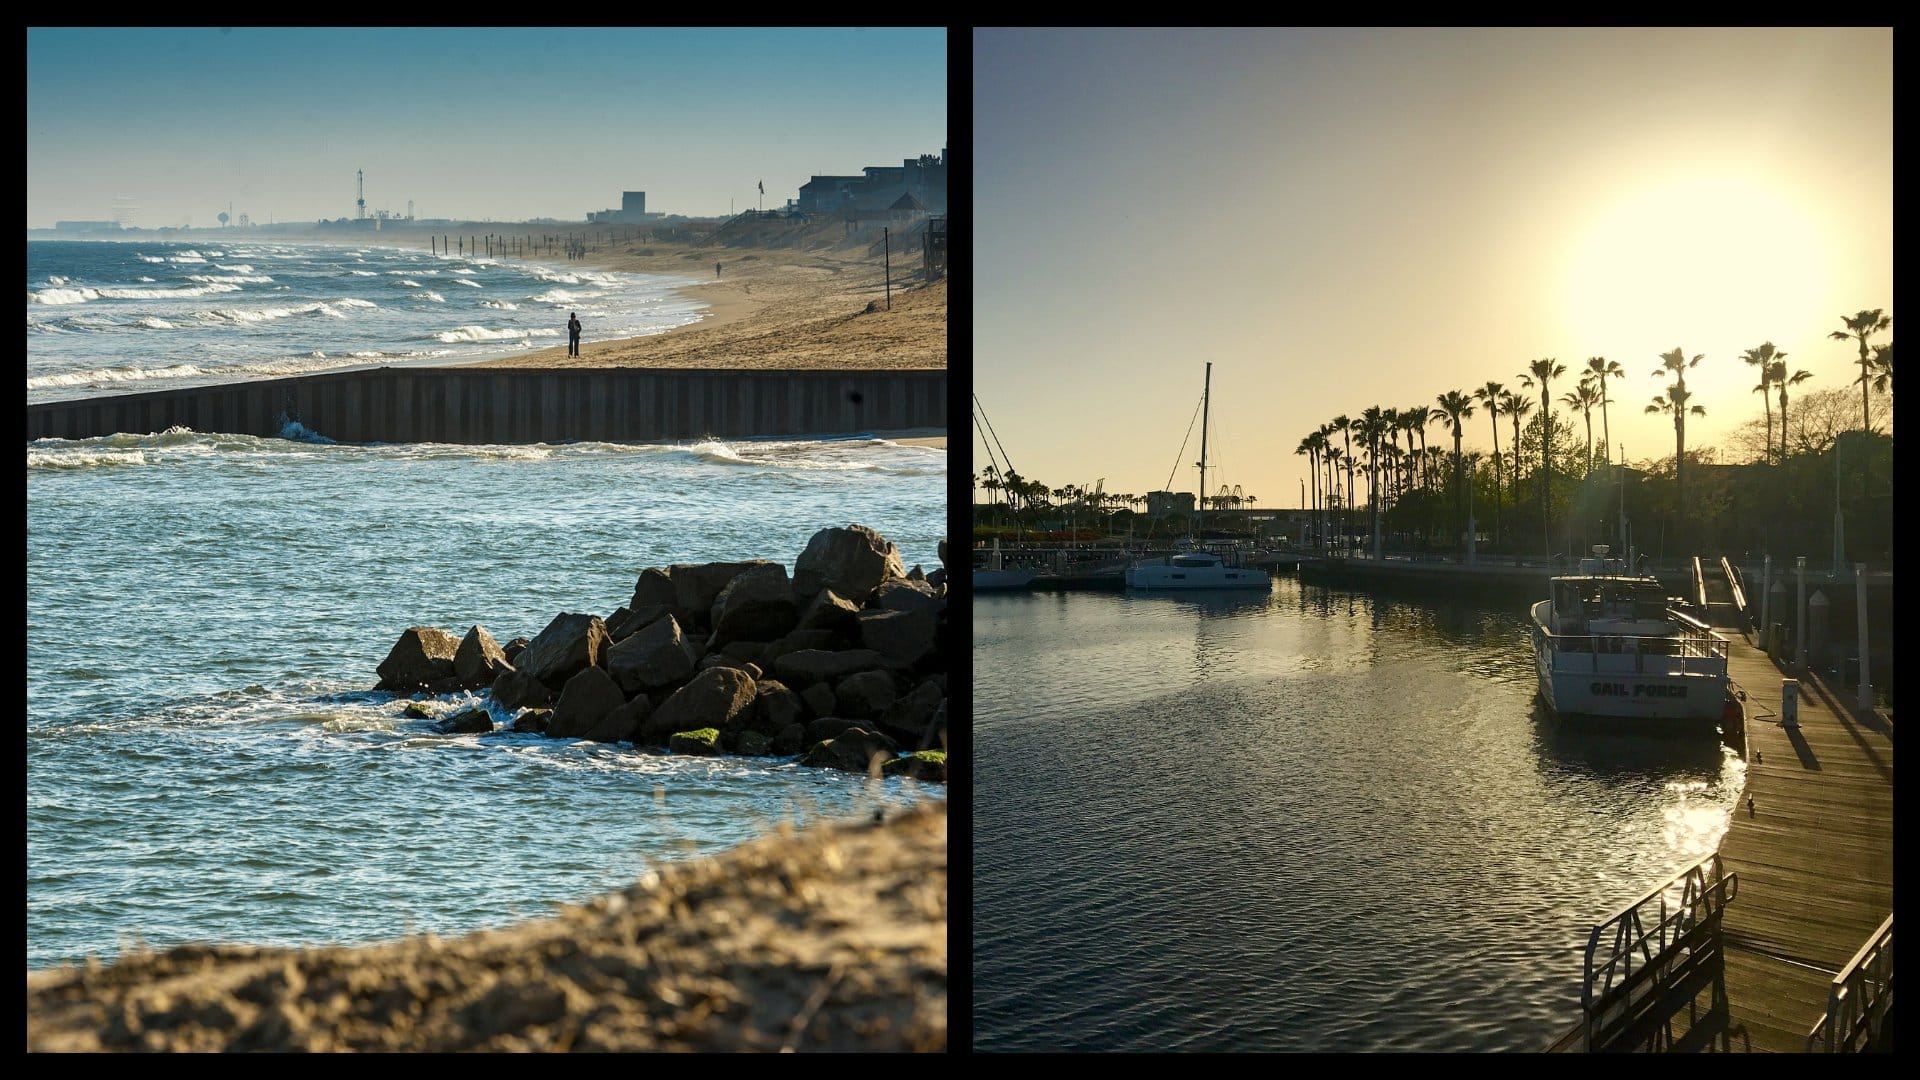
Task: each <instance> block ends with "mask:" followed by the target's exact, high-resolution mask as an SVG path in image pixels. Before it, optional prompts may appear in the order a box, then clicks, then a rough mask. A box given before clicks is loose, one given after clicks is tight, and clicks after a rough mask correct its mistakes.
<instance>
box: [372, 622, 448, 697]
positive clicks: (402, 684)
mask: <svg viewBox="0 0 1920 1080" xmlns="http://www.w3.org/2000/svg"><path fill="white" fill-rule="evenodd" d="M459 651H460V639H459V638H457V637H454V636H453V635H452V634H449V633H447V632H446V631H445V630H442V629H440V628H438V627H434V626H410V627H408V628H407V630H406V632H405V633H403V634H401V635H400V640H399V641H396V642H394V643H393V648H391V649H389V650H387V658H386V659H385V660H382V661H380V666H379V668H377V669H376V670H377V671H378V672H379V674H380V684H379V685H378V686H376V687H374V689H375V690H391V691H393V692H394V693H396V694H410V693H412V692H414V691H415V690H421V689H424V688H426V687H428V686H431V685H432V684H434V683H437V682H442V681H444V680H447V679H451V678H453V658H454V655H455V654H456V653H458V652H459Z"/></svg>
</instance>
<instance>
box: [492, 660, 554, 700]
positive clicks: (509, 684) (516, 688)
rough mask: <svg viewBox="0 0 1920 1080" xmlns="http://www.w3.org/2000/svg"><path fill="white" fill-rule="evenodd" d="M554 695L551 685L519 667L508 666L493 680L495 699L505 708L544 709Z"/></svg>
mask: <svg viewBox="0 0 1920 1080" xmlns="http://www.w3.org/2000/svg"><path fill="white" fill-rule="evenodd" d="M553 696H554V695H553V689H552V688H551V687H549V686H548V685H547V684H546V683H543V682H541V681H540V680H539V679H536V678H534V677H533V676H531V675H528V674H527V673H526V672H524V671H521V670H520V669H519V668H512V667H510V668H507V669H506V670H504V671H502V672H501V673H500V674H499V676H498V677H496V678H495V679H494V680H493V700H494V701H496V702H498V703H499V705H500V707H501V708H503V709H525V708H535V709H544V708H546V707H547V706H548V705H551V704H553Z"/></svg>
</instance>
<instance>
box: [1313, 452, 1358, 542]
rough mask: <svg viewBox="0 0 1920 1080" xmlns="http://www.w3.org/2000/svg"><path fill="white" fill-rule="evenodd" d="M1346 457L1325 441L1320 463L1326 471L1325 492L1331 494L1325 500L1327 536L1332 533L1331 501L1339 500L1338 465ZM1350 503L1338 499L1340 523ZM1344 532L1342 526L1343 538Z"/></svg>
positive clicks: (1347, 500) (1349, 499) (1348, 499)
mask: <svg viewBox="0 0 1920 1080" xmlns="http://www.w3.org/2000/svg"><path fill="white" fill-rule="evenodd" d="M1346 456H1347V455H1346V453H1345V452H1344V451H1342V450H1341V449H1340V448H1339V447H1337V446H1335V445H1333V441H1332V440H1331V439H1329V440H1328V441H1327V448H1326V449H1325V450H1324V451H1322V452H1321V454H1320V457H1321V461H1322V463H1323V465H1324V467H1325V469H1326V470H1327V476H1326V484H1327V490H1328V491H1330V492H1332V493H1333V497H1332V498H1329V499H1328V500H1327V532H1328V534H1329V535H1331V534H1332V532H1333V499H1339V498H1340V463H1341V462H1343V461H1345V460H1346ZM1350 501H1351V497H1348V498H1345V499H1340V519H1341V520H1342V521H1345V520H1346V517H1347V503H1348V502H1350ZM1345 531H1346V530H1345V527H1344V526H1342V528H1341V534H1342V535H1343V536H1344V535H1345Z"/></svg>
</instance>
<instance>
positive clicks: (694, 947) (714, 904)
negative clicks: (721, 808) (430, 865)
mask: <svg viewBox="0 0 1920 1080" xmlns="http://www.w3.org/2000/svg"><path fill="white" fill-rule="evenodd" d="M892 813H893V814H894V815H895V816H893V817H891V818H889V819H888V820H885V821H884V822H881V823H875V822H873V821H871V820H868V821H859V822H842V823H833V824H821V825H817V826H814V827H810V828H808V829H805V830H802V831H797V832H796V831H793V830H791V829H787V830H781V831H777V832H775V833H772V834H770V835H768V836H766V837H763V838H761V839H759V840H755V841H752V842H750V843H748V844H744V845H742V846H740V847H738V848H735V849H733V850H731V851H728V852H725V853H722V854H720V855H718V856H715V857H713V858H709V859H702V860H698V861H690V862H686V863H676V864H669V865H667V866H665V867H663V868H662V869H661V870H660V871H659V872H658V873H656V874H652V875H649V876H648V877H647V878H646V879H643V880H642V881H641V882H639V883H638V884H636V885H634V886H633V887H631V888H629V889H626V890H623V891H620V892H615V893H609V894H606V895H604V896H601V897H598V898H596V899H595V900H593V901H591V902H590V903H587V904H585V905H582V906H578V907H568V908H565V909H562V910H561V911H560V912H559V914H557V915H556V916H554V917H552V918H547V919H542V920H539V921H535V922H528V923H523V924H520V925H517V926H513V927H509V928H506V929H501V930H490V931H481V932H478V933H474V934H471V935H468V936H466V937H461V938H456V939H450V940H442V939H439V938H436V937H433V936H431V935H427V936H423V937H413V938H406V939H403V940H400V941H396V942H389V943H384V944H378V945H371V946H364V947H359V948H323V949H262V948H250V947H235V946H218V947H209V946H183V947H179V948H175V949H171V950H169V951H167V952H164V953H138V954H132V955H127V956H124V957H122V958H121V959H120V961H119V962H118V963H115V964H113V965H112V966H89V967H84V968H72V967H69V968H57V969H51V970H46V971H36V972H29V973H28V975H27V1049H28V1050H31V1051H98V1050H144V1051H208V1050H295V1051H301V1050H304V1051H459V1050H473V1051H485V1050H498V1051H550V1050H583V1051H644V1050H738V1051H782V1050H803V1051H804V1050H944V1049H945V1048H946V1045H947V807H946V803H945V802H932V803H922V804H919V805H917V806H915V807H912V808H910V809H907V810H896V811H893V812H892Z"/></svg>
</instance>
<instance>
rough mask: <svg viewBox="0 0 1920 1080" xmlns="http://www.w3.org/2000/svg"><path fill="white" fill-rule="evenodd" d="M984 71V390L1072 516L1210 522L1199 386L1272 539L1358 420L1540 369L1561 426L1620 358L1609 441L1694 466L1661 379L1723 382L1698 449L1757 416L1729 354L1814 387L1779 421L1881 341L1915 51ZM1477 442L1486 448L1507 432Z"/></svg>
mask: <svg viewBox="0 0 1920 1080" xmlns="http://www.w3.org/2000/svg"><path fill="white" fill-rule="evenodd" d="M973 41H974V50H975V52H974V156H975V160H976V162H977V168H976V170H975V209H976V214H977V220H978V228H977V240H976V243H977V248H978V261H979V269H978V272H977V274H976V278H975V281H976V286H975V311H974V317H973V325H974V348H975V358H974V386H973V389H974V393H975V394H977V395H978V397H979V399H980V402H981V404H982V406H983V407H984V411H985V414H986V417H987V419H988V420H989V421H990V422H991V423H992V425H993V428H994V430H995V431H996V432H997V433H998V436H999V440H1000V443H1001V444H1002V446H1004V448H1005V451H1006V453H1007V454H1008V455H1010V457H1011V460H1012V462H1013V465H1014V467H1015V468H1016V469H1017V470H1018V471H1020V472H1021V473H1022V474H1023V475H1026V476H1029V477H1032V478H1034V479H1038V480H1042V481H1044V482H1046V483H1047V484H1048V485H1049V486H1052V487H1060V486H1062V485H1066V484H1087V485H1091V484H1093V483H1094V482H1095V481H1096V480H1100V479H1102V478H1104V481H1105V487H1106V490H1107V491H1108V492H1130V493H1134V494H1144V493H1145V492H1147V491H1151V490H1159V489H1162V488H1165V487H1166V486H1167V484H1168V479H1169V475H1170V474H1171V477H1172V483H1173V489H1174V490H1180V491H1192V490H1194V487H1195V483H1196V480H1197V476H1196V470H1195V469H1194V468H1193V467H1192V466H1193V463H1194V462H1196V461H1197V460H1198V459H1199V434H1198V431H1197V430H1195V431H1194V433H1193V435H1192V437H1191V441H1190V442H1188V444H1187V449H1186V451H1185V453H1184V454H1182V453H1181V452H1180V451H1181V443H1182V440H1183V438H1186V437H1187V432H1188V430H1189V427H1190V425H1191V424H1192V422H1193V419H1194V415H1195V411H1196V407H1197V406H1198V404H1199V401H1200V393H1201V383H1202V379H1203V373H1204V368H1205V365H1206V363H1207V362H1208V361H1212V363H1213V397H1212V410H1211V411H1212V415H1213V427H1212V439H1211V442H1210V446H1209V456H1210V462H1209V464H1210V465H1211V466H1218V467H1220V469H1221V470H1222V471H1221V472H1219V473H1215V472H1213V470H1212V469H1211V468H1210V469H1209V474H1208V487H1209V489H1211V490H1216V491H1217V490H1218V489H1219V486H1220V485H1221V483H1223V482H1224V483H1225V484H1226V485H1229V486H1232V485H1237V486H1239V487H1241V488H1242V490H1243V493H1245V494H1249V495H1253V496H1255V497H1257V498H1258V500H1259V503H1258V504H1257V505H1261V506H1295V505H1298V503H1299V499H1300V490H1301V481H1302V480H1303V479H1304V478H1305V477H1306V475H1307V470H1308V466H1307V459H1306V458H1304V457H1301V456H1297V455H1295V453H1294V450H1295V449H1296V447H1298V445H1299V443H1300V440H1301V439H1302V438H1303V437H1304V436H1306V435H1308V434H1310V433H1311V432H1312V431H1313V430H1315V429H1316V428H1318V427H1319V426H1320V425H1322V424H1324V423H1326V422H1327V421H1329V420H1331V419H1333V418H1334V417H1335V416H1337V415H1340V414H1348V415H1353V416H1357V415H1358V414H1359V413H1360V412H1361V411H1363V410H1364V409H1366V408H1367V407H1368V406H1370V405H1379V406H1382V407H1388V408H1405V407H1410V406H1414V405H1422V404H1425V405H1432V404H1434V400H1435V398H1436V397H1438V396H1439V395H1440V394H1442V393H1444V392H1445V391H1448V390H1454V389H1458V390H1465V391H1471V390H1472V389H1474V388H1476V387H1479V386H1482V385H1484V384H1485V383H1486V382H1487V381H1488V380H1495V381H1499V382H1502V383H1505V384H1506V386H1507V388H1508V389H1514V390H1520V389H1521V387H1520V386H1519V384H1518V380H1517V378H1516V375H1517V374H1518V373H1520V372H1522V371H1525V370H1526V369H1527V366H1528V364H1529V363H1530V362H1531V361H1533V360H1536V359H1539V358H1543V357H1553V358H1555V359H1557V360H1558V361H1560V362H1561V363H1562V364H1564V365H1566V367H1567V368H1568V369H1569V375H1568V377H1566V378H1564V379H1562V380H1559V381H1556V382H1555V383H1554V384H1553V385H1552V393H1553V397H1554V399H1555V414H1556V415H1557V416H1564V415H1565V413H1564V406H1561V405H1560V404H1559V403H1558V399H1559V398H1560V396H1561V394H1563V393H1564V392H1566V391H1569V390H1572V389H1574V382H1575V375H1576V374H1577V372H1578V371H1579V370H1581V369H1583V368H1584V367H1585V363H1586V360H1587V358H1588V357H1592V356H1604V357H1606V358H1608V359H1611V360H1614V361H1617V362H1618V363H1619V364H1620V365H1621V367H1623V368H1624V369H1625V370H1626V372H1627V377H1626V378H1625V379H1624V380H1612V381H1610V385H1609V390H1608V392H1609V395H1610V397H1611V398H1612V400H1613V406H1612V408H1611V409H1610V410H1609V412H1610V421H1611V425H1612V429H1613V436H1614V441H1615V443H1617V444H1619V445H1621V446H1623V447H1624V449H1625V451H1626V453H1627V455H1628V456H1629V457H1630V458H1631V459H1633V460H1634V461H1636V462H1639V461H1643V460H1646V459H1649V458H1654V457H1662V456H1664V457H1671V456H1672V454H1673V443H1674V440H1673V424H1672V421H1671V419H1670V418H1666V417H1659V416H1649V415H1647V414H1645V413H1644V411H1643V410H1644V408H1645V406H1646V405H1647V404H1648V402H1649V401H1650V400H1651V398H1652V397H1653V395H1655V394H1657V393H1661V392H1663V391H1664V389H1665V387H1666V385H1667V380H1664V379H1656V378H1655V377H1653V375H1652V374H1651V373H1652V372H1653V371H1654V369H1655V368H1657V367H1659V365H1660V354H1661V353H1663V352H1667V351H1669V350H1671V349H1674V348H1676V347H1677V348H1680V349H1683V350H1684V351H1685V353H1686V355H1687V356H1688V357H1692V356H1693V355H1695V354H1705V357H1706V358H1705V359H1704V360H1703V361H1701V363H1700V365H1699V367H1697V368H1695V369H1693V370H1692V371H1691V372H1689V374H1688V378H1687V383H1688V388H1689V390H1691V391H1692V392H1693V394H1694V399H1693V400H1694V403H1695V404H1699V405H1703V406H1704V407H1705V408H1706V410H1707V413H1708V415H1707V416H1706V417H1704V418H1693V419H1690V420H1689V421H1688V425H1687V433H1688V445H1689V447H1696V446H1701V445H1707V444H1712V443H1716V442H1718V441H1719V440H1720V439H1722V438H1724V437H1725V435H1726V434H1727V433H1728V431H1729V430H1730V429H1731V428H1732V427H1733V426H1735V425H1737V424H1739V423H1741V422H1744V421H1746V420H1749V419H1753V418H1758V417H1760V416H1761V415H1762V410H1761V401H1760V396H1759V395H1757V394H1754V393H1752V392H1751V390H1752V388H1753V387H1754V386H1755V385H1756V384H1757V383H1758V381H1759V379H1758V373H1757V371H1756V370H1755V369H1754V368H1753V367H1751V366H1749V365H1747V364H1745V363H1743V362H1742V361H1741V359H1740V355H1741V353H1743V352H1744V351H1746V350H1748V349H1751V348H1753V347H1755V346H1757V345H1759V344H1761V343H1762V342H1766V341H1771V342H1773V343H1774V345H1775V346H1776V347H1777V348H1779V349H1782V350H1785V351H1786V353H1787V357H1786V360H1787V363H1788V365H1789V368H1790V370H1800V369H1803V368H1804V369H1805V370H1807V371H1809V372H1811V373H1812V374H1813V378H1812V379H1811V380H1809V381H1807V382H1804V383H1801V384H1799V385H1798V386H1796V387H1794V388H1792V389H1791V390H1789V402H1790V403H1791V400H1792V395H1794V394H1796V393H1804V392H1807V391H1810V390H1814V389H1820V388H1828V387H1835V386H1842V385H1845V384H1846V383H1848V382H1849V381H1850V380H1851V379H1852V378H1853V377H1854V376H1855V375H1856V374H1857V373H1858V371H1859V368H1858V365H1857V364H1852V363H1851V361H1853V360H1855V359H1856V357H1857V352H1856V348H1855V347H1854V346H1853V345H1851V344H1843V343H1840V342H1836V341H1831V340H1828V339H1827V334H1828V332H1829V331H1832V330H1838V329H1841V328H1842V327H1841V316H1843V315H1851V314H1852V313H1854V312H1856V311H1859V310H1861V309H1865V308H1882V309H1884V310H1885V311H1886V313H1887V314H1888V315H1890V316H1891V315H1893V35H1892V31H1891V30H1887V29H1877V30H1876V29H1868V30H1718V29H1705V30H1685V29H1682V30H1604V29H1603V30H1562V29H1550V30H1526V29H1516V30H1365V29H1361V30H1332V29H1326V30H1271V31H1261V30H1234V31H1230V32H1210V31H1200V30H1149V31H1087V30H1063V31H1047V30H978V31H975V32H974V37H973ZM1895 329H1898V327H1897V326H1896V327H1895ZM1877 340H1878V341H1881V342H1884V341H1887V340H1891V338H1890V336H1889V337H1883V338H1880V339H1877ZM1853 389H1854V392H1856V393H1857V392H1858V391H1857V388H1853ZM1531 393H1532V394H1533V396H1534V398H1535V401H1536V405H1535V415H1537V414H1538V412H1539V408H1538V404H1537V400H1538V390H1537V389H1535V390H1534V391H1532V392H1531ZM1529 419H1531V417H1529ZM1500 424H1501V437H1500V445H1501V448H1502V449H1503V450H1505V449H1510V448H1511V438H1510V435H1511V430H1512V429H1511V421H1510V420H1509V419H1508V418H1506V417H1505V416H1502V417H1501V418H1500ZM1575 424H1576V427H1578V426H1579V424H1580V421H1579V419H1578V416H1577V414H1576V415H1575ZM1593 427H1594V438H1595V439H1596V441H1597V440H1598V439H1599V438H1600V430H1601V427H1602V423H1601V418H1600V416H1599V414H1598V413H1597V412H1596V413H1595V415H1594V419H1593ZM1441 432H1442V429H1441V427H1440V426H1438V425H1435V426H1434V427H1432V428H1430V429H1429V432H1428V445H1429V446H1435V445H1444V446H1447V447H1448V448H1451V437H1450V436H1443V435H1442V434H1441ZM1465 433H1466V438H1465V446H1466V448H1467V449H1481V450H1485V449H1490V448H1491V445H1492V434H1491V425H1490V422H1489V420H1488V418H1487V416H1486V414H1485V413H1484V412H1483V411H1479V410H1476V412H1475V413H1474V415H1473V416H1472V417H1471V418H1469V419H1468V420H1467V421H1466V422H1465ZM956 434H957V433H956ZM1583 434H1584V432H1583ZM970 438H971V446H972V448H973V459H974V463H975V468H976V469H978V468H981V467H984V465H985V464H986V463H987V458H986V452H985V451H984V450H983V449H982V447H983V440H982V439H981V437H980V436H979V434H978V433H977V432H975V433H970ZM1308 486H1309V490H1310V489H1311V485H1310V484H1309V485H1308ZM1361 493H1362V495H1363V497H1364V493H1365V488H1364V486H1362V488H1361Z"/></svg>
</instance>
